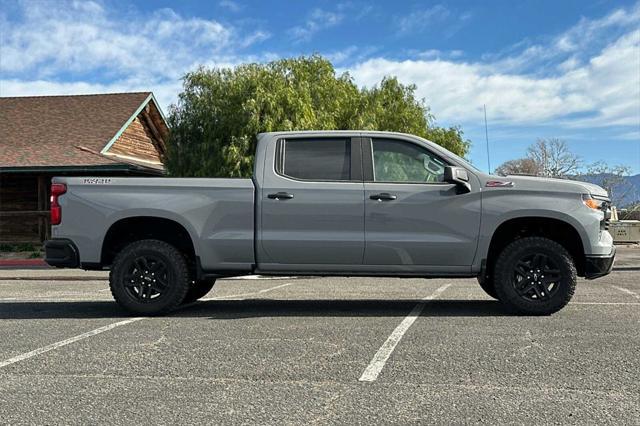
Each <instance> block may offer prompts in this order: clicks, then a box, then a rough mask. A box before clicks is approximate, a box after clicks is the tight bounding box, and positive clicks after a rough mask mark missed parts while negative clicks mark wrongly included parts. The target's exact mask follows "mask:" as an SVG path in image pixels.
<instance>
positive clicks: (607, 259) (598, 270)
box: [584, 246, 616, 280]
mask: <svg viewBox="0 0 640 426" xmlns="http://www.w3.org/2000/svg"><path fill="white" fill-rule="evenodd" d="M615 257H616V247H615V246H613V247H611V253H610V254H609V255H608V256H585V260H584V277H585V278H586V279H588V280H593V279H595V278H600V277H603V276H605V275H607V274H609V273H610V272H611V270H612V269H613V262H614V260H615Z"/></svg>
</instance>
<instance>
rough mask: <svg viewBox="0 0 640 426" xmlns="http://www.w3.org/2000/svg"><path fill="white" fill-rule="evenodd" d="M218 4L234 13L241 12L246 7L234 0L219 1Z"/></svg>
mask: <svg viewBox="0 0 640 426" xmlns="http://www.w3.org/2000/svg"><path fill="white" fill-rule="evenodd" d="M218 5H220V7H223V8H225V9H228V10H230V11H231V12H234V13H237V12H240V11H241V10H242V9H244V6H243V5H242V4H240V3H238V2H237V1H232V0H222V1H221V2H219V3H218Z"/></svg>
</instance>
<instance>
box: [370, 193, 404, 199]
mask: <svg viewBox="0 0 640 426" xmlns="http://www.w3.org/2000/svg"><path fill="white" fill-rule="evenodd" d="M369 198H370V199H372V200H378V201H393V200H395V199H396V198H398V197H396V196H395V195H393V194H389V193H388V192H383V193H381V194H374V195H370V196H369Z"/></svg>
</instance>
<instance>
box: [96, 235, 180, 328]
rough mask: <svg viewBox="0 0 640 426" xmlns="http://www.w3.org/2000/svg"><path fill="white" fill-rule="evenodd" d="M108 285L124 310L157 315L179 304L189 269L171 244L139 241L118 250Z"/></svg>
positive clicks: (157, 241)
mask: <svg viewBox="0 0 640 426" xmlns="http://www.w3.org/2000/svg"><path fill="white" fill-rule="evenodd" d="M109 284H110V287H111V293H112V294H113V297H114V299H115V300H116V302H118V304H119V305H120V306H122V307H123V308H125V309H126V310H127V311H129V312H132V313H135V314H142V315H158V314H163V313H166V312H169V311H171V310H173V309H175V308H176V307H178V306H179V305H180V303H182V301H183V300H184V298H185V296H186V294H187V291H188V290H189V270H188V268H187V263H186V261H185V259H184V257H183V256H182V254H181V253H180V252H179V251H178V250H177V249H176V248H175V247H173V246H172V245H170V244H167V243H165V242H164V241H159V240H140V241H136V242H133V243H131V244H129V245H128V246H126V247H125V248H124V249H122V251H121V252H120V253H118V255H117V256H116V258H115V260H114V261H113V265H112V267H111V273H110V274H109Z"/></svg>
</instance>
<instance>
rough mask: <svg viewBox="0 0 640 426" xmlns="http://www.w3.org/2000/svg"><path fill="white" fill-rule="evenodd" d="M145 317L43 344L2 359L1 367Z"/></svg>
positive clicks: (115, 323) (130, 319)
mask: <svg viewBox="0 0 640 426" xmlns="http://www.w3.org/2000/svg"><path fill="white" fill-rule="evenodd" d="M144 318H145V317H135V318H129V319H126V320H124V321H118V322H114V323H113V324H109V325H105V326H104V327H100V328H96V329H95V330H91V331H87V332H86V333H82V334H79V335H77V336H74V337H70V338H68V339H65V340H61V341H59V342H56V343H52V344H50V345H47V346H43V347H41V348H38V349H35V350H33V351H30V352H26V353H23V354H20V355H18V356H14V357H13V358H9V359H7V360H4V361H0V368H4V367H6V366H7V365H11V364H15V363H16V362H20V361H24V360H26V359H29V358H33V357H34V356H37V355H40V354H43V353H45V352H49V351H52V350H54V349H58V348H61V347H63V346H67V345H70V344H71V343H74V342H77V341H79V340H82V339H86V338H87V337H91V336H95V335H97V334H100V333H104V332H105V331H109V330H113V329H114V328H116V327H120V326H123V325H127V324H130V323H132V322H136V321H140V320H142V319H144Z"/></svg>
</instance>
